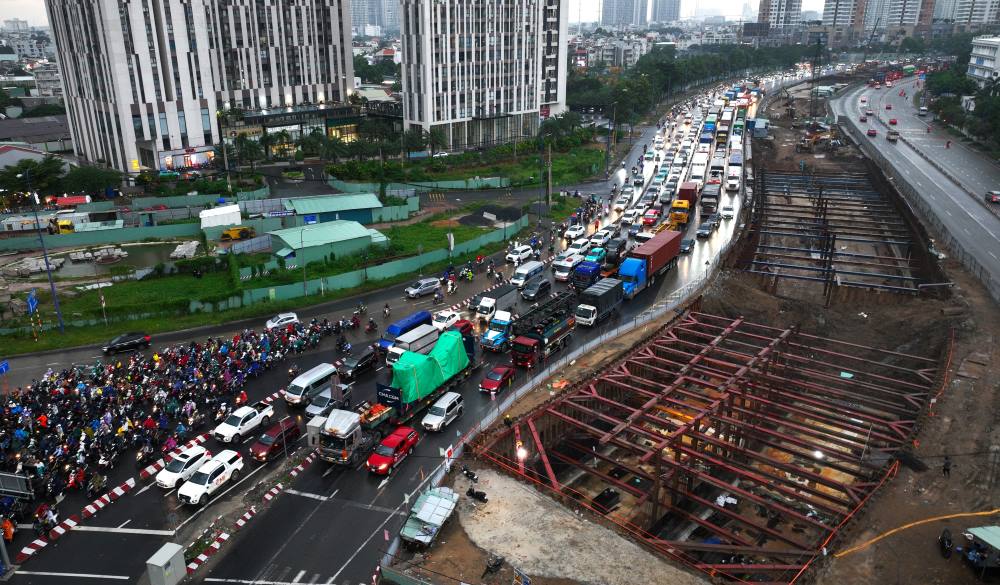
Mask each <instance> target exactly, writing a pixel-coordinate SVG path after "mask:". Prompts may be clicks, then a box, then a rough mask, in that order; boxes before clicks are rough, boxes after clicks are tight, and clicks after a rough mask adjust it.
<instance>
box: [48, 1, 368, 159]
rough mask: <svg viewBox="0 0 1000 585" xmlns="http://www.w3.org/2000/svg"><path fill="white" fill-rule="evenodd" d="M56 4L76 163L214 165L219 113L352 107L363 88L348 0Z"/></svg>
mask: <svg viewBox="0 0 1000 585" xmlns="http://www.w3.org/2000/svg"><path fill="white" fill-rule="evenodd" d="M45 6H46V10H47V12H48V16H49V23H50V25H51V27H52V33H53V35H54V37H55V41H56V47H57V52H58V62H59V68H60V73H61V76H62V83H63V88H64V99H65V102H66V110H67V113H68V114H69V122H70V132H71V134H72V136H73V144H74V149H75V150H76V154H77V155H79V156H81V157H83V158H85V159H87V160H90V161H95V162H104V163H107V164H108V165H110V166H112V167H114V168H116V169H119V170H121V171H125V172H136V171H139V170H141V169H143V168H148V169H160V170H169V169H174V170H178V169H184V168H192V167H199V166H204V165H207V164H208V163H210V162H211V160H212V157H213V155H214V146H215V145H216V144H217V143H218V142H220V131H219V125H218V121H217V118H216V112H218V111H220V110H225V109H229V108H241V109H261V108H275V107H279V106H285V107H288V106H296V105H301V104H320V103H328V102H329V103H333V102H341V101H345V100H346V96H347V93H348V88H349V87H351V85H352V83H353V78H354V67H353V61H352V57H351V50H350V42H351V40H350V39H351V34H350V25H351V16H350V5H349V2H348V1H347V0H46V2H45ZM345 45H346V46H345ZM345 51H346V52H345Z"/></svg>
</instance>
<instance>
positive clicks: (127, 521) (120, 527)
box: [118, 518, 132, 530]
mask: <svg viewBox="0 0 1000 585" xmlns="http://www.w3.org/2000/svg"><path fill="white" fill-rule="evenodd" d="M131 521H132V519H131V518H129V519H128V520H126V521H124V522H122V523H121V524H119V525H118V530H121V529H122V528H125V525H126V524H128V523H129V522H131Z"/></svg>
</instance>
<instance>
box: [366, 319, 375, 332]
mask: <svg viewBox="0 0 1000 585" xmlns="http://www.w3.org/2000/svg"><path fill="white" fill-rule="evenodd" d="M377 329H378V323H376V322H375V317H368V328H367V330H368V331H376V330H377Z"/></svg>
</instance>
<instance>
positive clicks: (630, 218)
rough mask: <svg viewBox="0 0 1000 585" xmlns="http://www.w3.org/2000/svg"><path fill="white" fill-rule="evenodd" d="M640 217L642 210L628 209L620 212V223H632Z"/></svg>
mask: <svg viewBox="0 0 1000 585" xmlns="http://www.w3.org/2000/svg"><path fill="white" fill-rule="evenodd" d="M640 217H642V211H639V210H638V209H629V210H628V211H626V212H625V213H624V214H622V224H623V225H632V224H634V223H635V222H636V221H638V220H639V218H640Z"/></svg>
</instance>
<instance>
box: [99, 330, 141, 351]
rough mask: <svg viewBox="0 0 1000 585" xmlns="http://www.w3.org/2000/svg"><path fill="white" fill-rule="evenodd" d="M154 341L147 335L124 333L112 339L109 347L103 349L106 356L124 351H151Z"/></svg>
mask: <svg viewBox="0 0 1000 585" xmlns="http://www.w3.org/2000/svg"><path fill="white" fill-rule="evenodd" d="M151 343H152V339H151V338H150V337H149V336H148V335H146V334H145V333H122V334H121V335H119V336H118V337H116V338H114V339H112V340H111V341H109V342H108V344H107V345H105V346H104V347H102V348H101V349H102V350H104V353H105V354H109V355H110V354H113V353H119V352H122V351H138V350H140V349H149V345H150V344H151Z"/></svg>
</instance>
